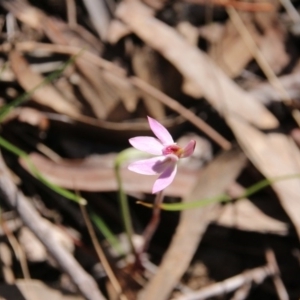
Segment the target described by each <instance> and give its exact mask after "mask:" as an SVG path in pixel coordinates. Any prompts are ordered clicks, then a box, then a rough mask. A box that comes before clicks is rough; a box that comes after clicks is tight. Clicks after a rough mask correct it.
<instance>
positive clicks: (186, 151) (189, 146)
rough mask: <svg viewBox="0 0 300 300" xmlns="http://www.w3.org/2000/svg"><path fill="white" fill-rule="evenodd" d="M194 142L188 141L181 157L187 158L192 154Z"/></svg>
mask: <svg viewBox="0 0 300 300" xmlns="http://www.w3.org/2000/svg"><path fill="white" fill-rule="evenodd" d="M195 147H196V141H195V140H190V141H189V143H188V144H187V145H186V146H185V147H184V148H183V154H182V157H189V156H191V155H192V154H193V153H194V150H195Z"/></svg>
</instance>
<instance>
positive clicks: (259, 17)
mask: <svg viewBox="0 0 300 300" xmlns="http://www.w3.org/2000/svg"><path fill="white" fill-rule="evenodd" d="M254 19H255V21H256V22H257V24H258V26H259V28H260V29H261V30H262V31H263V35H262V38H261V39H260V43H259V49H260V51H261V52H262V54H263V56H264V57H265V59H266V61H267V62H268V63H269V65H270V67H271V68H272V69H273V71H274V73H275V74H278V73H280V72H281V71H282V69H283V68H284V67H285V66H286V65H287V64H288V63H289V61H290V57H289V55H288V53H287V52H286V49H285V47H286V45H285V39H286V36H287V32H286V30H285V29H284V26H283V24H282V22H281V21H280V20H279V19H278V12H277V11H275V10H274V11H273V12H269V13H262V12H257V13H255V14H254Z"/></svg>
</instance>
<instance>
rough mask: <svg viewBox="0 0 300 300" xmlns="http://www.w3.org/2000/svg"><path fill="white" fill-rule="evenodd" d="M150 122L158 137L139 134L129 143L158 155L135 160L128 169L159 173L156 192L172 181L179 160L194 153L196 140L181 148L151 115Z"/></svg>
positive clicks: (154, 190) (154, 188) (153, 173)
mask: <svg viewBox="0 0 300 300" xmlns="http://www.w3.org/2000/svg"><path fill="white" fill-rule="evenodd" d="M148 122H149V125H150V128H151V130H152V132H153V133H154V134H155V136H156V138H155V137H150V136H137V137H134V138H131V139H129V143H130V144H131V145H132V146H133V147H134V148H136V149H138V150H141V151H144V152H147V153H150V154H153V155H158V156H156V157H152V158H149V159H144V160H139V161H136V162H133V163H131V164H130V165H129V166H128V169H129V170H131V171H133V172H136V173H139V174H143V175H159V177H158V179H157V180H156V181H155V183H154V185H153V188H152V193H153V194H154V193H157V192H160V191H161V190H163V189H165V188H166V187H167V186H169V185H170V184H171V183H172V181H173V180H174V177H175V175H176V172H177V162H178V160H179V159H180V158H184V157H189V156H191V155H192V154H193V152H194V149H195V146H196V141H195V140H190V141H189V143H188V144H187V145H186V146H185V147H184V148H181V147H180V146H178V145H177V144H176V143H175V142H174V140H173V138H172V136H171V134H170V133H169V131H168V130H167V129H166V128H165V127H164V126H163V125H162V124H160V123H159V122H157V121H156V120H154V119H152V118H150V117H148Z"/></svg>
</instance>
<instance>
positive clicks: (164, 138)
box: [148, 117, 174, 145]
mask: <svg viewBox="0 0 300 300" xmlns="http://www.w3.org/2000/svg"><path fill="white" fill-rule="evenodd" d="M148 122H149V125H150V128H151V130H152V131H153V133H154V134H155V135H156V136H157V138H158V139H159V140H160V141H161V142H162V143H163V145H172V144H174V140H173V138H172V136H171V134H170V133H169V131H168V130H167V129H166V128H165V127H164V126H163V125H161V124H160V123H159V122H157V121H156V120H155V119H152V118H150V117H148Z"/></svg>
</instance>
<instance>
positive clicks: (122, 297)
mask: <svg viewBox="0 0 300 300" xmlns="http://www.w3.org/2000/svg"><path fill="white" fill-rule="evenodd" d="M80 209H81V213H82V216H83V218H84V221H85V224H86V227H87V229H88V232H89V235H90V237H91V240H92V243H93V245H94V248H95V250H96V253H97V255H98V257H99V260H100V261H101V263H102V265H103V268H104V270H105V272H106V274H107V276H108V278H109V280H110V281H111V284H112V286H113V288H114V289H115V291H116V293H117V294H118V295H119V297H120V300H128V299H127V297H126V296H125V295H124V294H123V292H122V288H121V285H120V284H119V281H118V279H117V277H116V275H115V274H114V272H113V270H112V268H111V266H110V264H109V262H108V260H107V258H106V256H105V254H104V252H103V250H102V248H101V245H100V243H99V241H98V239H97V236H96V233H95V230H94V228H93V225H92V223H91V220H90V218H89V216H88V213H87V210H86V207H85V206H84V205H81V204H80Z"/></svg>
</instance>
